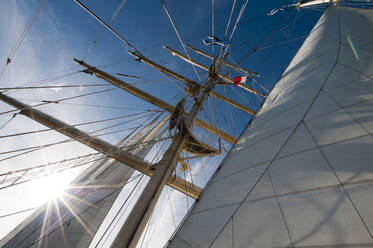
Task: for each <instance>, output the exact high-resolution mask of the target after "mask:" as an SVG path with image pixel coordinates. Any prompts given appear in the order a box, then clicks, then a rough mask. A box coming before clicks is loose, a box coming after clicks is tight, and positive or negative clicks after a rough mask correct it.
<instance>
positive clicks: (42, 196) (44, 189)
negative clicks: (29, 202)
mask: <svg viewBox="0 0 373 248" xmlns="http://www.w3.org/2000/svg"><path fill="white" fill-rule="evenodd" d="M71 179H72V178H71V175H68V174H66V173H58V174H53V175H50V176H46V177H43V178H40V179H37V180H35V181H34V182H33V183H32V185H31V187H32V190H31V192H32V198H33V200H34V201H35V202H36V203H37V204H40V205H41V204H44V203H45V202H47V201H49V200H52V199H55V198H60V197H62V195H63V193H64V191H65V190H66V189H67V186H68V184H69V183H70V181H71Z"/></svg>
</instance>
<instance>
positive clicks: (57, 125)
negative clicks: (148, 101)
mask: <svg viewBox="0 0 373 248" xmlns="http://www.w3.org/2000/svg"><path fill="white" fill-rule="evenodd" d="M0 100H1V101H3V102H5V103H7V104H9V105H11V106H13V107H15V108H17V109H19V110H21V112H20V114H22V115H25V116H27V117H29V118H31V119H33V120H35V121H37V122H39V123H41V124H43V125H45V126H47V127H49V128H52V129H54V130H56V131H58V132H60V133H62V134H64V135H66V136H68V137H70V138H72V139H74V140H76V141H78V142H80V143H82V144H84V145H87V146H88V147H90V148H92V149H94V150H96V151H99V152H102V153H104V154H105V155H107V156H109V157H111V158H114V159H115V160H117V161H119V162H121V163H123V164H125V165H128V166H129V167H131V168H133V169H135V170H138V171H140V172H142V173H144V174H146V175H148V176H152V175H153V173H154V172H153V171H152V170H149V166H150V165H149V163H148V162H146V161H144V160H142V159H141V158H139V157H137V156H135V155H133V154H130V153H128V152H126V151H123V150H120V149H119V148H118V147H116V146H114V145H112V144H110V143H108V142H106V141H103V140H101V139H98V138H95V137H93V136H91V135H89V134H87V133H85V132H82V131H80V130H79V129H77V128H75V127H72V126H70V125H68V124H66V123H64V122H62V121H60V120H58V119H56V118H54V117H52V116H50V115H47V114H45V113H43V112H41V111H39V110H36V109H33V108H32V107H30V106H28V105H26V104H24V103H22V102H20V101H18V100H16V99H14V98H11V97H9V96H5V95H4V94H2V93H0ZM167 184H168V185H170V186H171V187H173V188H174V189H176V190H178V191H181V192H183V193H184V194H187V195H189V196H190V197H193V198H195V199H197V198H198V196H199V194H200V193H201V192H202V189H201V188H199V187H197V186H195V185H193V184H191V183H190V182H188V181H185V180H183V179H181V178H169V180H168V182H167Z"/></svg>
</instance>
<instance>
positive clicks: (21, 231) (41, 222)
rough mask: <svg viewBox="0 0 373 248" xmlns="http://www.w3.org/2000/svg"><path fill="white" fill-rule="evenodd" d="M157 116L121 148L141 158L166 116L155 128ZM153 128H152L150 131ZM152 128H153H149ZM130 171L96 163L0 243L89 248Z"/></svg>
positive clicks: (107, 161)
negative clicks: (71, 187) (69, 188)
mask: <svg viewBox="0 0 373 248" xmlns="http://www.w3.org/2000/svg"><path fill="white" fill-rule="evenodd" d="M158 118H159V116H157V117H156V118H154V119H153V120H152V121H151V122H150V123H148V124H147V125H146V126H145V127H144V128H143V129H142V130H140V131H139V132H138V133H137V134H135V135H134V136H133V137H131V138H130V139H129V140H128V141H127V142H125V143H124V147H126V148H123V149H128V147H132V149H130V150H129V152H131V153H132V154H135V155H137V156H139V157H142V158H144V157H145V156H146V154H147V153H148V152H149V151H150V149H151V148H152V146H153V145H141V146H140V145H139V144H145V143H146V142H149V141H150V140H151V139H153V138H154V137H155V136H156V135H158V133H159V131H160V129H161V128H162V127H163V125H164V124H165V123H166V122H167V120H168V118H169V117H166V118H164V119H163V120H162V121H160V122H159V123H158V124H157V125H155V126H154V124H155V123H156V121H157V119H158ZM152 127H153V128H152ZM151 128H152V129H151ZM133 171H134V170H133V169H132V168H130V167H128V166H125V165H123V164H122V163H120V162H117V161H115V160H114V159H111V158H106V159H104V161H99V162H97V163H95V164H94V165H92V166H91V167H90V168H88V169H87V170H86V171H84V172H83V174H81V175H80V176H79V177H78V178H77V179H75V180H74V181H73V182H72V183H71V184H72V185H73V186H74V188H73V189H71V190H69V191H68V192H66V194H65V195H67V196H68V197H64V199H56V200H55V202H53V201H49V202H48V203H47V204H45V205H44V206H42V207H40V209H38V210H37V211H36V212H35V213H34V214H32V215H31V216H30V217H29V218H28V219H26V220H25V221H24V222H23V223H22V224H20V225H19V226H18V227H16V228H15V229H14V230H13V231H12V232H11V233H10V234H8V235H7V236H6V237H5V238H4V239H3V240H1V242H0V247H4V248H8V247H9V248H14V247H18V248H22V247H24V248H26V247H55V248H59V247H61V248H64V247H74V248H79V247H82V248H83V247H84V248H85V247H88V246H89V244H90V242H91V241H92V239H93V237H94V235H95V233H96V231H97V230H98V228H99V226H100V225H101V223H102V221H103V220H104V218H105V216H106V214H107V213H108V211H109V210H110V208H111V206H112V205H113V203H114V201H115V200H116V198H117V196H118V194H119V193H120V191H121V189H122V188H123V186H124V184H126V183H127V181H128V180H129V179H130V178H131V175H132V174H133Z"/></svg>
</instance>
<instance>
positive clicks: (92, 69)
mask: <svg viewBox="0 0 373 248" xmlns="http://www.w3.org/2000/svg"><path fill="white" fill-rule="evenodd" d="M74 61H75V62H77V63H79V64H80V65H82V66H84V67H85V68H87V69H88V71H89V72H91V73H93V74H95V75H96V76H97V77H99V78H102V79H104V80H106V81H107V82H109V83H111V84H113V85H115V86H117V87H119V88H121V89H123V90H125V91H127V92H129V93H131V94H133V95H135V96H137V97H139V98H141V99H143V100H145V101H147V102H149V103H152V104H154V105H156V106H157V107H160V108H162V109H164V110H166V111H168V112H170V113H172V112H173V111H174V109H175V108H174V107H173V106H172V105H170V104H168V103H166V102H164V101H162V100H160V99H158V98H156V97H154V96H152V95H150V94H148V93H146V92H144V91H142V90H140V89H138V88H136V87H134V86H132V85H130V84H128V83H125V82H124V81H122V80H119V79H117V78H115V77H113V76H111V75H110V74H108V73H106V72H103V71H101V70H99V69H97V68H95V67H92V66H90V65H88V64H86V63H85V62H83V61H80V60H77V59H74ZM195 124H196V125H197V126H199V127H201V128H203V129H205V130H206V131H208V132H210V133H212V134H214V135H216V136H218V137H220V138H222V139H224V140H226V141H228V142H229V143H231V144H235V143H236V142H237V138H236V137H234V136H232V135H230V134H228V133H226V132H224V131H222V130H220V129H218V128H216V127H214V126H212V125H210V124H208V123H206V122H204V121H202V120H199V119H196V120H195Z"/></svg>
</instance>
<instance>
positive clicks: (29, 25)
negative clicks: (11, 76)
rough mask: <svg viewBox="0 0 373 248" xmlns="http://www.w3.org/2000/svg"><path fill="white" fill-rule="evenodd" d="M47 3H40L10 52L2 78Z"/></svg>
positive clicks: (0, 75) (44, 1)
mask: <svg viewBox="0 0 373 248" xmlns="http://www.w3.org/2000/svg"><path fill="white" fill-rule="evenodd" d="M46 2H47V0H41V2H40V4H39V6H38V8H37V9H36V11H35V13H34V15H33V16H32V18H31V20H30V22H29V23H28V24H27V25H26V27H25V29H24V30H23V32H22V33H21V35H20V37H19V38H18V40H17V41H16V44H15V46H14V47H13V49H12V50H11V52H10V54H9V56H8V58H7V60H6V63H5V65H4V67H3V69H2V70H1V72H0V78H1V77H2V75H3V73H4V71H5V68H6V67H7V65H9V64H10V63H11V62H12V60H13V58H14V56H15V54H16V52H17V50H18V48H19V47H20V46H21V44H22V43H23V41H24V39H25V37H26V35H27V33H28V32H29V31H30V29H31V27H32V25H33V24H34V22H35V20H36V18H37V17H38V16H39V14H40V12H41V10H42V8H43V6H44V4H45V3H46Z"/></svg>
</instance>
